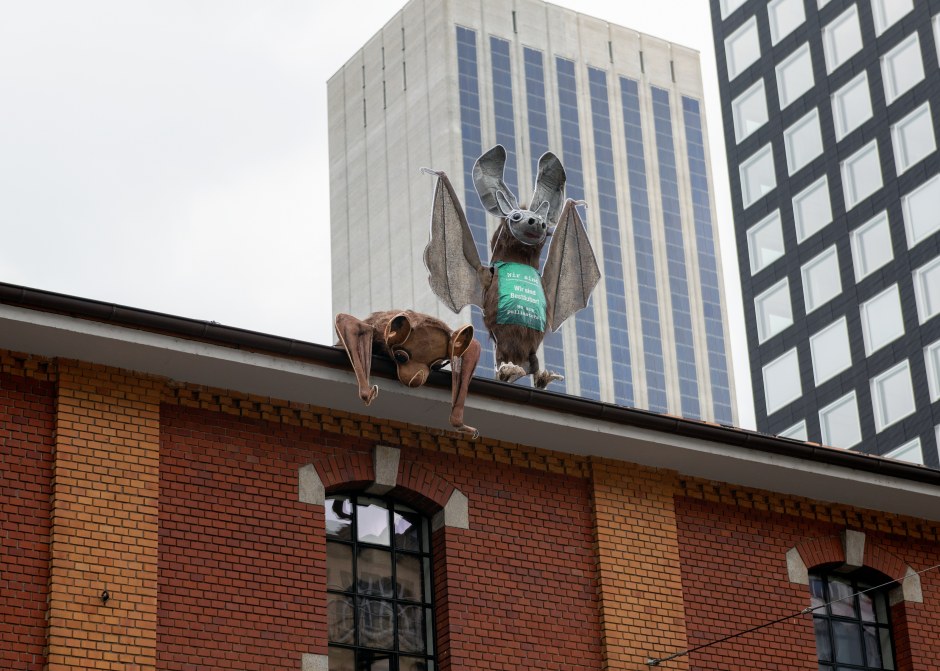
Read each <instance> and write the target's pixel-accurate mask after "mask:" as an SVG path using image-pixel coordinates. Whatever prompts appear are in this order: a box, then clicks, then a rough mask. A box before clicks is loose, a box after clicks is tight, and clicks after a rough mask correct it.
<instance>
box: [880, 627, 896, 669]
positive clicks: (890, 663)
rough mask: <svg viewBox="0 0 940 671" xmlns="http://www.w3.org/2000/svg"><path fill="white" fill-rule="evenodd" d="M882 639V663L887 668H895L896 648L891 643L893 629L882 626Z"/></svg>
mask: <svg viewBox="0 0 940 671" xmlns="http://www.w3.org/2000/svg"><path fill="white" fill-rule="evenodd" d="M878 636H879V638H880V639H881V663H882V665H883V666H884V668H886V669H894V648H893V647H892V645H891V630H890V629H886V628H884V627H882V628H881V629H879V630H878Z"/></svg>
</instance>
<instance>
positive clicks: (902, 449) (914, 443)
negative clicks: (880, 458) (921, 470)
mask: <svg viewBox="0 0 940 671" xmlns="http://www.w3.org/2000/svg"><path fill="white" fill-rule="evenodd" d="M915 448H916V453H917V457H918V458H917V459H916V460H914V459H905V458H904V457H902V456H900V455H902V454H907V453H908V452H911V451H914V449H915ZM884 456H885V458H887V459H897V460H899V461H906V462H908V463H910V464H920V465H921V466H923V465H924V449H923V446H922V445H921V442H920V437H917V438H914V439H913V440H909V441H907V442H906V443H904V444H903V445H898V446H897V447H895V448H894V449H893V450H890V451H888V452H886V453H885V454H884Z"/></svg>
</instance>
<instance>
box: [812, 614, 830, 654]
mask: <svg viewBox="0 0 940 671" xmlns="http://www.w3.org/2000/svg"><path fill="white" fill-rule="evenodd" d="M813 627H815V629H816V656H817V657H818V658H819V661H820V662H828V661H830V660H832V640H831V639H830V638H829V622H828V620H826V619H823V618H818V617H817V618H815V619H814V620H813Z"/></svg>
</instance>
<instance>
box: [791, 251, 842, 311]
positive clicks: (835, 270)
mask: <svg viewBox="0 0 940 671" xmlns="http://www.w3.org/2000/svg"><path fill="white" fill-rule="evenodd" d="M801 272H802V275H803V298H804V300H805V304H806V312H807V313H810V312H812V311H813V310H815V309H816V308H818V307H819V306H820V305H823V304H824V303H827V302H829V301H831V300H832V299H833V298H835V297H836V296H838V295H839V294H840V293H842V280H841V279H840V277H839V256H838V253H837V252H836V247H835V245H833V246H832V247H830V248H829V249H827V250H826V251H824V252H823V253H822V254H820V255H819V256H817V257H816V258H814V259H813V260H812V261H810V262H809V263H807V264H806V265H804V266H803V268H802V269H801Z"/></svg>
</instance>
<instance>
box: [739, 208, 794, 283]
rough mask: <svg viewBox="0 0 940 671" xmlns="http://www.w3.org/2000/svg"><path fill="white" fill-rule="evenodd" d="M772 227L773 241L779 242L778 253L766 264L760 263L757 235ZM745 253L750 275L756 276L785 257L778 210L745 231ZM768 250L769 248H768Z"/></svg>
mask: <svg viewBox="0 0 940 671" xmlns="http://www.w3.org/2000/svg"><path fill="white" fill-rule="evenodd" d="M771 227H773V228H774V229H775V230H776V234H775V235H774V239H775V241H777V240H779V242H780V253H779V254H778V255H777V256H775V257H774V258H773V259H771V260H770V261H767V262H760V261H761V260H760V258H759V256H760V254H759V251H760V249H761V248H759V247H758V246H757V239H758V237H757V236H758V235H759V234H761V233H764V232H765V231H766V230H767V229H769V228H771ZM746 235H747V253H748V263H749V265H750V268H751V275H752V276H753V275H756V274H757V273H759V272H760V271H762V270H763V269H764V268H767V267H769V266H772V265H773V264H774V262H775V261H776V260H777V259H780V258H783V256H785V255H786V247H785V243H784V240H783V221H782V220H781V218H780V210H779V209H776V210H774V211H773V212H771V213H770V214H768V215H767V216H766V217H764V218H763V219H761V220H760V221H758V222H757V223H756V224H754V225H753V226H751V227H750V228H749V229H747V233H746ZM768 249H769V248H768Z"/></svg>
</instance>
